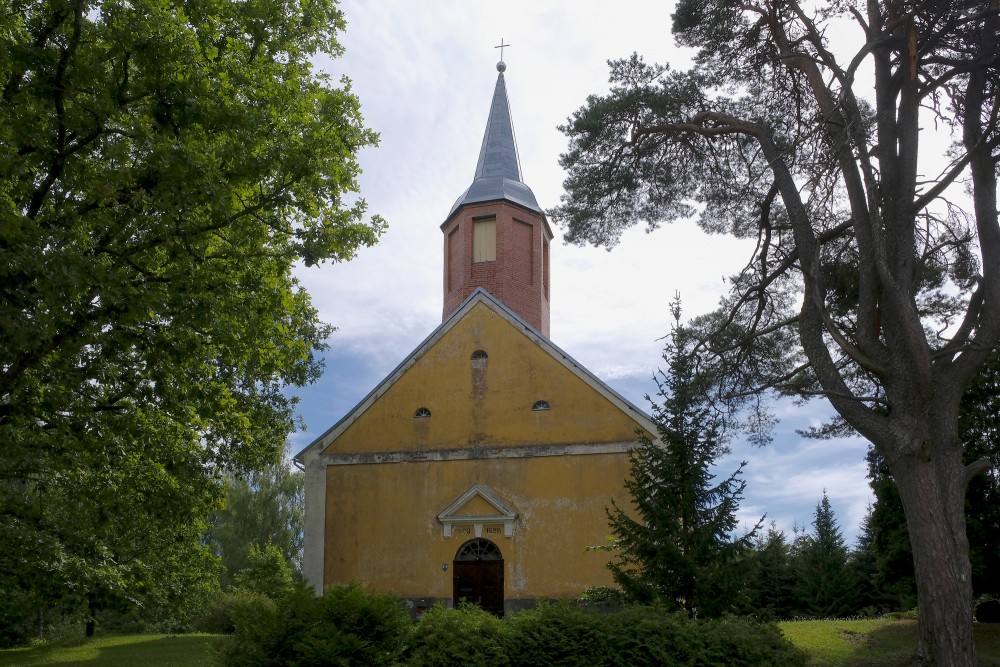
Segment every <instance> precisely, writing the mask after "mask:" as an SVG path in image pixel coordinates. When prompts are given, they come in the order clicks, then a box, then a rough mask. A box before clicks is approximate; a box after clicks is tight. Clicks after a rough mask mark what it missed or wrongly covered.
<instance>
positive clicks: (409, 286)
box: [290, 0, 871, 543]
mask: <svg viewBox="0 0 1000 667" xmlns="http://www.w3.org/2000/svg"><path fill="white" fill-rule="evenodd" d="M672 6H673V3H672V2H648V1H639V0H618V1H616V2H613V3H609V2H606V1H601V2H593V1H591V0H572V1H569V0H558V1H552V0H550V1H547V2H538V1H537V0H534V1H523V0H505V1H504V2H478V1H477V2H457V1H455V0H450V1H445V0H420V1H415V0H378V1H377V2H372V1H371V0H343V1H342V2H341V9H342V10H343V11H344V14H345V16H346V19H347V30H346V32H345V33H343V34H342V35H341V36H340V42H341V44H342V45H343V46H344V48H345V49H346V52H345V54H344V56H343V57H341V58H338V59H336V60H329V59H322V60H320V61H318V63H317V65H318V67H319V68H321V69H322V70H323V71H326V72H327V73H329V74H331V75H332V76H333V77H334V78H335V79H336V78H339V77H340V76H344V75H346V76H347V77H349V78H350V80H351V86H352V89H353V91H354V92H355V93H356V94H357V95H358V97H359V98H360V100H361V105H362V113H363V115H364V117H365V122H366V125H367V126H368V127H371V128H372V129H374V130H376V131H377V132H379V133H380V135H381V141H380V145H379V146H378V147H377V148H371V149H365V150H364V151H363V152H362V153H361V154H360V163H361V166H362V169H363V172H364V173H363V174H362V176H361V177H360V190H361V196H362V197H363V198H364V199H365V200H366V202H367V203H368V210H369V212H371V213H378V214H380V215H382V216H383V217H384V218H385V219H386V220H387V221H388V224H389V227H388V230H387V232H386V233H385V235H384V236H383V238H382V239H381V241H380V242H379V244H378V245H377V246H374V247H372V248H363V249H361V250H360V251H359V252H358V255H357V257H356V258H354V259H353V260H351V261H350V262H347V263H341V264H323V265H320V266H319V267H313V268H308V269H307V268H304V267H299V268H297V269H296V274H297V277H298V279H299V280H300V282H301V283H302V285H303V286H304V287H305V288H306V289H307V290H308V291H309V293H310V294H311V296H312V299H313V303H314V305H315V306H316V307H317V309H318V310H319V312H320V317H321V319H322V320H323V321H325V322H328V323H330V324H333V325H334V326H336V327H337V331H336V332H335V333H334V334H333V335H332V336H331V338H330V339H329V341H328V342H329V345H330V349H329V350H328V351H327V352H326V354H325V359H326V371H325V373H324V375H323V377H322V379H321V380H319V381H318V382H317V383H316V384H313V385H311V386H308V387H305V388H303V389H301V390H299V391H297V392H296V393H297V394H298V396H299V397H300V403H299V406H298V409H299V413H300V416H301V418H302V420H303V421H304V422H305V428H304V430H299V431H297V432H295V433H293V434H292V435H291V437H290V450H291V451H292V452H293V453H294V452H298V451H300V450H301V449H303V448H305V447H306V446H307V445H309V443H311V442H312V441H313V440H314V439H315V438H317V437H318V436H320V435H321V434H322V433H323V432H324V431H326V430H327V429H328V428H330V427H331V426H332V425H333V424H334V423H336V422H337V421H338V420H339V419H340V418H341V417H343V416H344V415H345V414H347V413H348V412H349V411H350V410H351V408H353V407H354V406H355V405H356V404H357V403H358V402H359V401H360V400H361V399H362V398H364V397H365V396H366V395H367V394H368V392H370V391H371V390H372V389H373V388H374V387H375V386H376V385H377V384H378V383H379V382H380V381H381V380H382V379H384V378H385V376H387V375H388V374H389V372H390V371H392V369H393V368H395V366H396V365H397V364H399V362H401V361H402V360H403V359H404V358H405V357H406V356H407V355H408V354H409V353H410V352H411V351H413V349H414V348H416V346H417V345H418V344H419V343H420V342H421V341H422V340H423V339H424V338H425V337H426V336H427V335H428V334H430V333H431V332H432V331H433V330H434V328H435V327H437V326H438V325H439V324H440V323H441V318H442V312H441V308H442V297H443V294H442V248H443V241H442V238H441V231H440V229H439V227H440V225H441V223H442V222H444V218H445V216H446V215H447V213H448V211H449V210H450V208H451V206H452V204H453V203H454V201H455V199H456V198H457V197H458V196H459V195H460V194H462V192H464V191H465V189H466V188H467V187H468V186H469V184H470V183H471V182H472V177H473V174H474V172H475V167H476V160H477V159H478V157H479V148H480V145H481V143H482V138H483V131H484V130H485V127H486V119H487V113H488V111H489V105H490V101H491V99H492V95H493V89H494V87H495V85H496V78H497V70H496V62H497V61H498V60H499V58H500V49H497V48H494V47H495V45H498V44H500V43H501V40H503V42H504V43H505V44H509V45H510V46H509V47H506V48H505V49H504V54H503V59H504V61H505V62H506V64H507V71H506V73H505V80H506V85H507V93H508V97H509V101H510V107H511V116H512V119H513V125H514V133H515V138H516V141H517V146H518V153H519V156H520V163H521V172H522V178H523V180H524V182H525V183H527V184H528V186H530V187H531V189H532V191H533V192H534V193H535V196H536V198H537V200H538V202H539V204H540V205H541V206H542V208H552V207H554V206H556V205H558V204H559V198H560V195H561V194H562V192H563V190H562V181H563V179H564V178H565V174H564V172H563V170H562V168H561V167H560V166H559V163H558V159H559V154H560V153H561V152H563V151H564V150H565V149H566V146H567V142H566V138H565V137H564V135H562V133H560V132H559V130H558V129H557V128H558V126H559V125H560V124H562V123H564V122H565V120H566V118H567V117H568V116H569V115H570V114H572V112H573V111H575V110H576V109H578V108H579V107H580V106H582V105H583V104H584V102H585V100H586V97H587V96H588V95H591V94H601V93H604V92H606V91H607V89H608V83H607V78H608V66H607V61H608V60H609V59H618V58H625V57H628V56H629V55H631V54H632V53H633V52H638V53H639V54H641V55H643V56H644V57H645V58H646V60H647V61H650V62H661V63H669V64H670V65H671V67H674V68H679V69H682V68H685V67H686V66H687V65H688V64H689V63H690V57H691V54H690V52H687V51H684V50H681V49H679V48H677V47H676V46H675V45H674V43H673V39H672V37H671V35H670V13H671V11H672ZM553 232H554V233H555V235H556V238H555V240H554V241H553V245H552V250H551V339H552V341H553V342H554V343H555V344H556V345H558V346H559V347H561V348H562V349H563V350H565V351H566V352H567V353H569V354H570V355H572V356H573V357H574V358H575V359H576V360H577V361H578V362H580V363H582V364H583V365H584V366H585V367H587V368H588V369H589V370H590V371H592V372H593V373H595V374H596V375H597V376H598V377H600V378H601V379H602V380H604V381H605V382H606V383H607V384H609V385H610V386H611V387H612V388H614V389H615V390H616V391H618V392H619V393H620V394H622V395H623V396H624V397H625V398H627V399H628V400H630V401H631V402H632V403H634V404H635V405H637V406H638V407H640V408H643V409H645V410H647V411H648V407H649V402H648V401H647V400H646V399H645V396H646V394H653V393H655V390H656V386H655V384H654V382H653V376H654V373H655V372H656V371H657V369H658V368H660V367H662V366H663V360H662V350H663V340H662V337H663V336H664V335H666V334H667V333H669V331H670V321H671V318H670V314H669V309H668V305H669V303H670V301H671V300H672V299H673V297H674V295H675V294H676V293H679V294H680V296H681V299H682V302H683V311H684V318H685V319H686V318H688V317H693V316H696V315H699V314H702V313H705V312H708V311H710V310H712V309H713V308H714V307H715V305H716V304H717V302H718V300H719V297H720V296H722V295H723V294H724V293H725V290H726V284H725V282H724V278H725V276H727V275H730V274H732V273H735V272H736V271H738V270H739V269H740V268H741V267H742V266H743V265H744V264H745V263H746V261H747V259H748V258H749V257H750V252H751V250H752V246H750V245H748V244H747V243H746V242H743V241H737V240H735V239H733V238H730V237H726V236H721V235H706V234H705V233H703V232H702V231H701V230H700V229H698V227H697V226H696V225H695V224H694V223H693V222H687V223H683V222H679V223H673V224H671V225H665V226H663V227H661V228H659V229H657V230H655V231H652V232H650V233H647V232H646V230H645V229H643V228H641V227H640V228H636V229H632V230H630V231H629V232H627V233H625V234H624V235H623V237H622V239H621V242H620V243H619V244H618V246H617V247H615V248H614V249H612V250H610V251H608V250H605V249H600V248H594V247H578V246H571V245H566V244H564V243H562V241H561V237H562V230H560V229H559V228H558V227H554V228H553ZM777 412H778V417H779V419H780V421H779V423H778V426H777V428H776V429H775V432H774V436H775V438H774V442H773V443H772V444H771V445H769V446H767V447H764V448H756V447H752V446H750V445H749V444H747V443H746V442H745V441H744V440H742V439H740V438H736V439H735V440H734V441H733V442H732V450H733V451H732V454H731V455H730V456H728V457H727V458H725V459H723V460H720V461H719V471H720V473H723V474H728V473H729V472H731V471H732V470H734V469H735V468H736V466H738V465H739V463H740V461H741V460H746V461H747V462H748V463H747V466H746V468H745V470H744V475H745V478H746V480H747V488H746V492H745V498H744V501H743V503H742V506H741V509H740V518H741V521H742V524H743V525H745V526H751V525H753V524H755V523H756V522H757V520H759V519H760V518H761V516H762V515H764V514H766V515H767V519H766V521H767V522H771V521H774V522H775V524H776V525H777V526H778V527H779V528H781V529H783V530H785V531H786V532H787V533H788V534H789V537H791V531H792V529H793V527H795V526H798V527H805V528H806V529H808V528H809V527H810V524H811V522H812V518H813V513H814V511H815V507H816V504H817V502H818V501H819V500H820V498H821V496H822V494H823V491H824V489H825V490H826V492H827V493H828V495H829V498H830V501H831V504H832V505H833V508H834V511H835V512H836V514H837V517H838V520H839V522H840V526H841V529H842V531H843V533H844V535H845V538H846V539H847V540H848V542H849V543H853V541H854V539H855V535H856V533H857V527H858V525H859V523H860V521H861V519H862V517H863V516H864V514H865V511H866V507H867V505H868V504H869V503H870V502H871V493H870V490H869V488H868V485H867V480H866V478H865V472H866V467H865V461H864V456H865V452H866V450H867V443H866V442H864V441H862V440H860V439H834V440H822V441H817V440H806V439H803V438H801V437H799V436H797V435H796V433H795V431H796V429H801V428H805V427H808V426H810V425H815V424H818V423H820V422H821V421H822V420H823V417H824V415H826V414H829V412H830V410H829V408H828V407H826V406H825V404H824V403H823V402H822V401H815V402H813V403H810V404H807V405H805V406H796V405H791V404H787V405H786V404H782V405H779V406H778V407H777Z"/></svg>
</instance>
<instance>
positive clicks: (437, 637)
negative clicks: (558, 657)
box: [406, 604, 510, 667]
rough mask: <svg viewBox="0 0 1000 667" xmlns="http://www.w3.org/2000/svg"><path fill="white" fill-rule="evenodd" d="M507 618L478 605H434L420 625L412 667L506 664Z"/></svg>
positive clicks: (415, 637)
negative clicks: (499, 616)
mask: <svg viewBox="0 0 1000 667" xmlns="http://www.w3.org/2000/svg"><path fill="white" fill-rule="evenodd" d="M506 630H507V628H506V625H505V624H504V622H503V621H501V620H500V619H499V618H497V617H496V616H494V615H493V614H491V613H489V612H488V611H484V610H482V609H480V608H479V607H477V606H475V605H462V606H461V607H459V608H457V609H449V608H447V607H445V606H444V605H440V604H438V605H434V607H432V608H431V609H430V611H428V612H427V613H426V614H424V617H423V619H422V620H421V621H420V624H419V625H418V626H417V628H416V631H415V632H414V633H413V639H412V640H411V642H410V644H411V646H412V647H413V649H412V652H411V653H410V659H409V662H407V663H406V664H407V665H409V667H452V665H464V666H467V667H506V666H507V665H509V664H510V662H509V660H508V659H507V650H506V634H507V632H506Z"/></svg>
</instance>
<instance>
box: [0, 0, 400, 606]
mask: <svg viewBox="0 0 1000 667" xmlns="http://www.w3.org/2000/svg"><path fill="white" fill-rule="evenodd" d="M343 28H344V19H343V16H342V14H341V12H340V11H339V10H338V9H337V7H336V4H335V2H334V0H316V1H313V2H308V3H284V2H277V1H275V0H249V2H242V3H231V2H226V1H224V0H197V1H195V0H135V1H133V0H130V1H128V2H125V1H124V0H12V1H11V2H7V3H5V4H4V5H3V8H2V9H0V88H2V104H0V442H3V449H2V451H0V484H2V486H0V509H2V511H0V516H2V517H3V518H2V519H0V539H2V540H3V542H2V544H0V554H3V555H0V560H2V563H3V564H2V567H0V570H3V571H5V572H18V573H19V574H20V576H19V580H20V581H22V582H34V584H30V583H25V585H40V584H39V582H41V581H49V582H50V583H52V584H53V585H56V586H62V587H64V588H65V587H71V586H81V587H84V588H87V587H90V584H88V583H86V582H89V581H92V580H95V579H96V578H100V579H102V580H104V581H106V582H108V586H111V585H112V583H113V582H115V581H117V580H118V574H115V573H117V572H121V571H124V570H126V569H129V568H132V570H133V571H137V570H136V568H135V567H134V566H135V564H136V562H137V561H141V562H148V561H151V560H155V559H157V558H160V557H161V555H162V556H164V557H165V554H166V553H168V552H167V551H164V550H162V549H159V548H158V547H157V546H156V545H157V544H158V543H159V541H161V540H165V539H168V536H170V535H173V536H174V537H175V539H176V540H182V541H183V540H188V538H187V537H182V535H183V534H186V533H185V531H186V530H187V529H188V527H189V526H190V525H191V520H192V517H193V516H195V515H200V516H206V515H207V514H208V513H209V512H211V511H212V509H213V508H214V506H215V503H216V502H217V498H218V493H219V491H218V486H219V485H218V483H217V477H218V474H219V471H220V470H222V469H223V468H230V469H243V470H245V469H250V468H254V467H258V466H260V465H262V464H264V463H266V462H271V461H274V460H276V458H277V457H278V455H279V453H280V451H281V449H282V446H283V444H284V440H285V436H286V435H287V433H288V431H289V430H290V428H291V427H292V401H291V400H290V399H289V398H287V397H286V396H285V394H283V393H282V389H283V387H285V386H286V385H289V384H292V385H301V384H304V383H308V382H310V381H311V380H313V379H315V378H316V377H317V375H318V373H319V372H320V364H319V362H318V360H317V358H316V357H315V356H314V355H315V351H316V350H317V349H318V348H320V347H321V346H322V345H323V341H324V340H325V338H326V336H327V334H328V333H329V331H330V329H329V328H328V327H327V326H326V325H323V324H321V323H320V322H319V321H318V319H317V316H316V312H315V310H314V309H313V307H312V305H311V304H310V300H309V297H308V295H307V294H306V293H305V292H304V291H303V290H302V289H301V288H300V287H299V286H298V284H297V283H296V281H295V279H294V278H293V277H292V274H291V269H292V266H293V265H294V264H295V263H298V262H302V263H305V264H314V263H318V262H323V261H327V260H332V261H342V260H347V259H349V258H351V257H352V256H353V254H354V253H355V251H356V250H357V249H358V248H359V247H360V246H365V245H370V244H372V243H375V242H376V240H377V239H378V236H379V235H380V233H381V231H382V229H383V227H384V223H383V222H382V221H381V219H379V218H378V217H373V218H371V219H365V213H364V212H365V204H364V201H363V200H360V199H357V198H356V197H355V196H354V195H353V192H354V191H355V190H356V189H357V182H356V177H357V175H358V172H359V167H358V164H357V161H356V154H357V152H358V151H359V150H360V149H362V148H363V147H365V146H370V145H374V144H375V143H376V141H377V135H376V134H374V133H373V132H372V131H371V130H368V129H366V128H365V127H364V126H363V124H362V119H361V115H360V111H359V102H358V100H357V98H356V97H355V96H354V95H353V94H352V93H351V90H350V86H349V83H348V82H347V81H346V80H343V81H341V82H340V84H339V85H337V84H335V83H334V82H331V81H330V80H328V78H327V77H325V76H323V75H321V74H318V73H316V72H314V71H312V67H311V64H310V60H311V58H312V57H313V56H315V55H316V54H319V53H326V54H330V55H333V56H336V55H338V54H339V53H340V51H341V47H340V45H339V44H338V43H337V41H336V33H337V32H338V31H340V30H342V29H343ZM74 497H83V498H85V502H83V503H81V504H80V505H79V507H78V508H75V511H74V506H73V504H72V503H73V498H74ZM91 499H93V500H94V502H90V501H91ZM97 499H100V502H97ZM147 512H148V513H156V514H158V515H159V517H158V520H157V519H153V518H152V517H149V518H150V519H153V520H149V521H148V522H138V521H133V518H135V517H136V516H138V515H144V514H145V513H147ZM81 515H84V516H81ZM116 522H122V526H121V528H122V529H119V528H114V526H115V524H116ZM86 525H93V526H96V527H98V528H99V529H98V530H96V531H94V532H91V533H90V534H89V536H88V537H87V539H86V540H82V538H81V540H80V541H78V540H77V539H76V537H75V536H76V535H77V533H78V530H77V529H78V527H82V526H86ZM126 527H127V530H126V529H125V528H126ZM187 543H188V544H189V545H191V548H199V547H198V544H197V542H196V541H195V542H191V541H190V540H189V541H188V542H187ZM18 544H20V545H36V546H37V548H31V547H30V546H26V548H24V549H20V547H18V548H17V549H15V548H14V545H18ZM15 553H17V554H21V555H20V556H15V555H13V554H15ZM22 556H23V557H22ZM140 569H141V568H140ZM154 569H155V568H154ZM174 570H175V571H176V568H174ZM161 581H162V579H161ZM147 583H148V582H147ZM115 586H117V584H115ZM137 586H138V584H135V583H134V584H131V585H130V588H132V589H133V590H135V589H136V587H137ZM116 590H121V589H120V588H116Z"/></svg>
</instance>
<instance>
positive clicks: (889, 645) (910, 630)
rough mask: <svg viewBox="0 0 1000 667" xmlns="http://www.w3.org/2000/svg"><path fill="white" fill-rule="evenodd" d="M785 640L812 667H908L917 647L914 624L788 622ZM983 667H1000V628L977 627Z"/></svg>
mask: <svg viewBox="0 0 1000 667" xmlns="http://www.w3.org/2000/svg"><path fill="white" fill-rule="evenodd" d="M778 627H780V628H781V631H782V632H783V633H785V637H787V638H788V639H789V641H791V642H792V643H793V644H795V645H796V646H798V647H799V648H801V649H803V650H805V651H806V652H807V653H809V655H810V656H811V660H810V663H809V664H810V665H811V666H812V667H905V666H907V665H909V664H910V661H911V659H912V657H913V652H914V650H915V649H916V646H917V622H916V621H912V620H905V621H901V620H884V619H868V620H852V621H836V620H834V621H785V622H783V623H779V624H778ZM976 651H977V653H978V655H979V664H980V665H983V667H1000V625H977V626H976Z"/></svg>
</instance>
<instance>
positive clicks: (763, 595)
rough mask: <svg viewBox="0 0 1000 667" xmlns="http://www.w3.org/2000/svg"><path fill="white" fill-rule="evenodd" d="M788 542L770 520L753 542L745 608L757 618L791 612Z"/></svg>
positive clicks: (791, 562) (786, 615)
mask: <svg viewBox="0 0 1000 667" xmlns="http://www.w3.org/2000/svg"><path fill="white" fill-rule="evenodd" d="M793 556H794V553H793V549H792V545H790V544H789V543H788V540H787V539H786V537H785V533H784V531H782V530H779V529H778V527H777V526H776V525H775V524H774V523H773V522H772V523H771V525H770V526H768V529H767V532H766V533H765V534H764V535H760V536H757V537H756V538H755V539H754V544H753V557H752V559H751V563H752V573H751V575H750V577H749V578H748V579H747V588H748V590H747V608H748V611H749V613H751V614H753V615H754V616H756V617H757V618H760V619H764V620H773V619H778V618H789V617H791V616H794V612H795V603H796V600H795V562H794V558H793Z"/></svg>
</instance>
